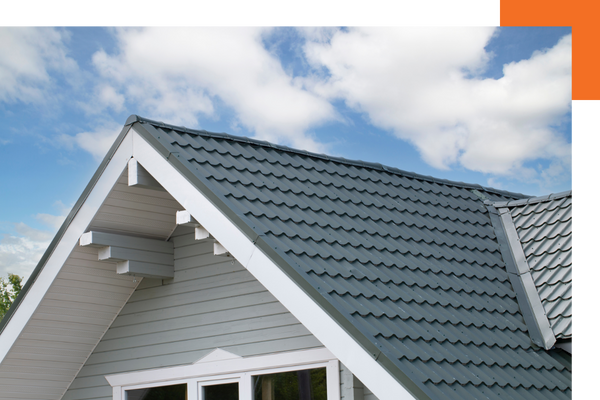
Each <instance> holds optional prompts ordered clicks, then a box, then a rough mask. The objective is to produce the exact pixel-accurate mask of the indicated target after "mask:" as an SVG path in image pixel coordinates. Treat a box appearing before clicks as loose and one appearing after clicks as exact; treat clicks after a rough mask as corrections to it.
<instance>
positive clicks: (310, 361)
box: [106, 349, 340, 400]
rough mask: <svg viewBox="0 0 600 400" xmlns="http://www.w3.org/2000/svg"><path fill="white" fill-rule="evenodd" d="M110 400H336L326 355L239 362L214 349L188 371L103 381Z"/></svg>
mask: <svg viewBox="0 0 600 400" xmlns="http://www.w3.org/2000/svg"><path fill="white" fill-rule="evenodd" d="M106 379H107V380H108V382H109V383H110V384H111V386H112V387H113V400H167V399H168V400H340V376H339V363H338V361H337V359H335V358H334V357H333V355H332V354H331V353H330V352H329V351H328V350H327V349H315V350H306V351H298V352H290V353H280V354H272V355H267V356H258V357H239V356H236V355H233V354H231V353H227V352H225V351H223V350H219V349H217V350H216V351H215V352H213V353H211V354H209V355H207V356H206V357H204V358H203V359H201V360H199V361H197V362H196V363H194V364H191V365H185V366H179V367H171V368H161V369H155V370H145V371H139V372H130V373H124V374H118V375H109V376H106Z"/></svg>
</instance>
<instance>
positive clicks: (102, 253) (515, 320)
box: [0, 115, 572, 400]
mask: <svg viewBox="0 0 600 400" xmlns="http://www.w3.org/2000/svg"><path fill="white" fill-rule="evenodd" d="M570 209H571V193H570V192H569V193H563V194H560V195H554V196H547V197H545V198H533V199H532V198H527V197H526V196H524V195H520V194H515V193H510V192H505V191H500V190H495V189H491V188H484V187H481V186H479V185H470V184H465V183H459V182H451V181H447V180H441V179H436V178H432V177H427V176H422V175H418V174H414V173H408V172H405V171H400V170H398V169H395V168H390V167H386V166H383V165H380V164H372V163H366V162H362V161H350V160H346V159H342V158H334V157H328V156H326V155H319V154H312V153H308V152H305V151H298V150H294V149H290V148H287V147H283V146H277V145H273V144H270V143H267V142H261V141H257V140H252V139H247V138H240V137H235V136H230V135H226V134H215V133H209V132H206V131H197V130H190V129H186V128H184V127H176V126H171V125H166V124H163V123H159V122H155V121H151V120H148V119H144V118H141V117H138V116H135V115H134V116H131V117H130V118H129V119H128V120H127V122H126V124H125V126H124V128H123V130H122V132H121V134H120V135H119V137H118V138H117V140H116V142H115V143H114V145H113V146H112V148H111V149H110V151H109V153H108V154H107V156H106V157H105V159H104V161H103V162H102V164H101V165H100V167H99V169H98V171H97V172H96V174H95V175H94V177H93V178H92V180H91V182H90V183H89V184H88V186H87V187H86V189H85V191H84V193H83V194H82V195H81V198H80V199H79V200H78V202H77V203H76V204H75V206H74V208H73V210H72V212H71V213H70V215H69V216H68V217H67V219H66V221H65V223H64V224H63V226H62V228H61V229H60V230H59V232H58V233H57V235H56V238H55V239H54V240H53V242H52V243H51V245H50V247H49V248H48V250H47V251H46V253H45V254H44V256H43V258H42V259H41V261H40V263H39V265H38V266H37V267H36V269H35V271H34V272H33V273H32V275H31V278H30V279H29V280H28V282H27V284H26V286H25V287H24V289H23V291H22V293H21V295H20V296H19V298H18V299H17V300H16V302H15V304H14V305H13V307H12V308H11V310H10V311H9V313H8V314H7V316H6V317H5V318H4V320H3V321H2V324H1V325H0V332H1V333H0V398H2V399H46V400H47V399H65V400H67V399H104V400H111V399H112V400H122V399H130V400H131V399H141V398H146V399H148V398H151V396H150V397H144V396H147V395H148V393H158V392H160V391H166V393H170V394H169V396H170V397H169V398H171V399H177V398H181V399H184V398H187V399H205V400H210V399H213V398H219V399H229V398H240V399H246V400H250V399H252V398H254V399H257V400H258V399H273V398H275V399H281V397H277V396H278V395H276V393H278V392H276V390H279V389H276V388H275V387H276V386H277V385H279V383H277V382H278V381H276V378H277V379H279V378H278V377H283V376H292V377H295V378H294V379H296V381H295V382H297V383H295V384H294V385H296V386H295V387H297V391H299V393H300V396H301V398H302V399H305V398H310V396H308V395H307V393H309V392H311V391H312V396H313V398H319V399H321V398H325V397H326V398H327V399H328V400H332V399H341V398H344V400H351V399H353V400H363V399H364V400H373V399H380V400H386V399H413V398H416V399H446V398H451V399H452V398H455V399H482V398H485V399H505V398H515V399H568V398H570V397H571V355H570V351H571V350H570V347H569V343H570V340H571V336H572V334H571V328H570V326H571V312H570V309H571V289H570V286H571V285H570V284H571V278H570V276H571V275H570V271H571V261H570V260H571V256H570V251H571V245H570V237H571V236H570V235H571V225H570ZM532 221H535V222H532ZM286 374H288V375H286ZM286 379H287V378H286ZM290 379H291V378H290ZM311 385H312V386H311ZM317 392H318V393H317ZM325 392H326V394H325ZM309 394H310V393H309ZM148 396H149V395H148ZM177 396H180V397H177ZM238 396H239V397H238ZM307 396H308V397H307ZM324 396H325V397H324ZM288 398H289V397H288Z"/></svg>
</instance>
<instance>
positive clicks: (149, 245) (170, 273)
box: [79, 231, 175, 279]
mask: <svg viewBox="0 0 600 400" xmlns="http://www.w3.org/2000/svg"><path fill="white" fill-rule="evenodd" d="M79 245H80V246H84V247H95V248H97V249H98V260H99V261H108V262H116V263H117V274H119V275H134V276H140V277H146V278H160V279H163V278H173V277H174V276H175V268H174V261H173V243H171V242H164V241H162V240H156V239H146V238H139V237H134V236H126V235H118V234H115V233H105V232H95V231H90V232H86V233H84V234H83V235H81V238H80V239H79Z"/></svg>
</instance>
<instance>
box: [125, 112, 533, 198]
mask: <svg viewBox="0 0 600 400" xmlns="http://www.w3.org/2000/svg"><path fill="white" fill-rule="evenodd" d="M136 122H139V123H141V124H150V125H153V126H158V127H161V128H167V129H171V130H175V131H180V132H185V133H188V134H191V135H198V136H205V137H215V138H220V139H227V140H232V141H236V142H241V143H247V144H253V145H256V146H261V147H268V148H271V149H276V150H281V151H285V152H289V153H295V154H299V155H303V156H305V157H313V158H318V159H321V160H325V161H333V162H337V163H341V164H346V165H353V166H356V167H362V168H369V169H374V170H376V171H385V172H388V173H392V174H395V175H401V176H405V177H409V178H414V179H420V180H424V181H428V182H432V183H439V184H443V185H448V186H458V187H461V188H466V189H478V190H483V191H485V192H489V193H495V194H499V195H502V196H508V197H516V198H519V199H522V198H528V197H529V196H527V195H525V194H522V193H516V192H509V191H506V190H500V189H495V188H491V187H485V186H482V185H479V184H476V183H466V182H459V181H451V180H449V179H441V178H436V177H433V176H429V175H422V174H418V173H416V172H410V171H405V170H401V169H399V168H395V167H388V166H385V165H383V164H380V163H374V162H368V161H362V160H350V159H347V158H344V157H334V156H328V155H326V154H319V153H313V152H310V151H306V150H298V149H294V148H291V147H287V146H283V145H278V144H274V143H270V142H267V141H264V140H258V139H252V138H248V137H244V136H234V135H230V134H227V133H215V132H208V131H206V130H203V129H190V128H186V127H184V126H177V125H171V124H165V123H164V122H161V121H155V120H151V119H148V118H144V117H140V116H139V115H135V114H134V115H131V116H130V117H129V118H127V122H126V124H129V125H131V124H134V123H136Z"/></svg>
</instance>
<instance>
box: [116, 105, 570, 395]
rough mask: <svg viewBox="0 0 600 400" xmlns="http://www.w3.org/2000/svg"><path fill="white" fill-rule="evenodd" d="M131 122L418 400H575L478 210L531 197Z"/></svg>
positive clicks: (565, 371) (562, 366) (566, 369)
mask: <svg viewBox="0 0 600 400" xmlns="http://www.w3.org/2000/svg"><path fill="white" fill-rule="evenodd" d="M136 122H138V123H136ZM128 123H130V124H135V125H134V128H136V130H138V132H140V133H141V134H142V135H143V136H144V137H145V138H146V139H147V140H149V142H150V143H151V144H153V145H154V146H155V148H156V149H157V150H158V151H160V152H161V153H162V154H164V155H165V156H166V157H168V158H169V160H171V162H172V163H173V165H175V166H176V168H178V169H179V170H180V171H181V172H182V173H183V174H184V175H185V176H187V177H188V179H190V180H191V181H192V182H194V184H196V186H197V187H198V188H199V190H201V191H203V192H204V193H205V194H206V195H207V196H209V197H210V196H212V197H211V199H212V201H213V202H214V203H215V204H216V205H217V206H218V207H220V208H221V210H222V211H223V212H224V213H226V214H227V215H228V216H229V217H230V218H231V219H232V221H234V223H236V224H237V225H238V227H239V228H240V229H241V230H242V231H244V232H246V234H247V235H253V237H257V245H259V246H261V248H262V249H263V250H264V251H266V252H267V253H268V254H269V255H270V256H271V257H272V258H273V259H275V260H276V262H277V263H278V265H279V266H280V267H281V268H282V269H284V270H286V268H287V270H286V271H287V272H288V275H290V276H292V277H293V279H295V280H296V282H297V284H298V285H300V286H301V287H303V288H305V291H307V293H309V294H310V295H311V296H312V297H313V299H314V300H315V301H316V302H317V303H318V304H320V305H321V307H323V308H324V309H325V310H326V311H327V312H329V314H330V315H331V316H332V318H335V319H336V321H337V322H338V323H339V324H340V325H342V326H343V327H344V328H345V329H346V330H347V331H349V332H350V333H351V334H352V335H353V336H354V337H355V338H356V340H357V341H358V342H359V343H361V344H362V346H363V347H364V348H366V349H368V350H369V351H371V352H372V354H374V356H375V357H377V360H378V362H380V363H382V365H384V366H385V367H386V368H387V369H388V371H390V372H391V373H392V374H393V375H394V376H395V377H396V379H398V380H399V381H401V382H403V383H405V384H408V381H407V379H409V380H410V381H412V382H414V385H416V387H417V388H418V389H416V390H415V391H414V393H417V395H418V396H419V397H422V398H426V397H429V398H432V399H433V398H444V399H445V398H454V399H476V398H477V399H479V398H492V399H505V398H516V399H542V398H543V399H567V398H570V396H571V368H570V366H569V364H568V363H564V362H561V361H560V360H559V359H558V358H557V357H556V355H555V354H553V352H552V351H551V352H547V351H544V350H543V349H540V348H539V347H537V346H535V345H533V344H532V342H531V340H530V337H529V334H528V331H527V326H526V324H525V322H524V319H523V316H522V315H521V312H520V309H519V305H518V303H517V299H516V295H515V292H514V290H513V288H512V286H511V281H510V279H509V277H508V275H507V272H506V268H505V263H504V261H503V258H502V254H501V252H500V250H499V244H498V240H497V239H496V234H495V230H494V228H493V226H492V224H491V222H490V216H489V215H488V211H487V208H486V207H485V205H484V202H483V200H482V197H483V198H487V199H489V200H491V201H509V200H514V199H519V198H522V197H524V196H522V195H518V194H514V193H509V192H503V191H498V190H494V189H489V188H483V187H481V186H479V185H468V184H463V183H457V182H450V181H445V180H440V179H435V178H431V177H425V176H421V175H417V174H413V173H407V172H404V171H400V170H397V169H394V168H389V167H385V166H382V165H379V164H369V163H363V162H356V161H349V160H344V159H340V158H331V157H327V156H323V155H314V154H310V153H306V152H302V151H296V150H292V149H288V148H285V147H281V146H275V145H271V144H269V143H265V142H258V141H254V140H250V139H245V138H237V137H232V136H229V135H225V134H211V133H208V132H204V131H191V130H188V129H185V128H177V127H173V126H168V125H164V124H160V123H156V122H152V121H148V120H144V119H141V118H139V117H136V116H133V117H131V118H130V120H128Z"/></svg>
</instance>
